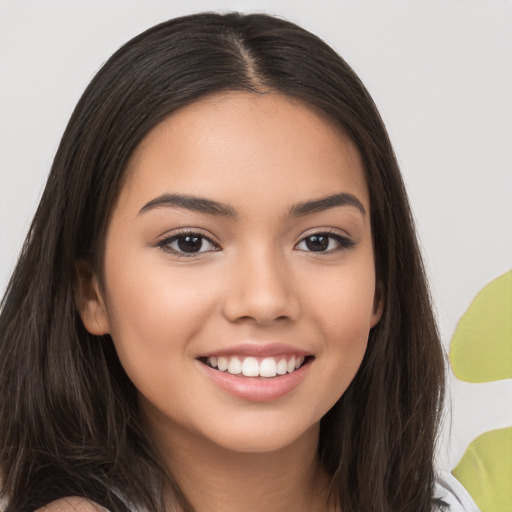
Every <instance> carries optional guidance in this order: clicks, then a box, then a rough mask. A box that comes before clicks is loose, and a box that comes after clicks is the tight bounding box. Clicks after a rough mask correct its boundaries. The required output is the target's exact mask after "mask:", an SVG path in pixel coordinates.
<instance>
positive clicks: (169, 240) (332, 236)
mask: <svg viewBox="0 0 512 512" xmlns="http://www.w3.org/2000/svg"><path fill="white" fill-rule="evenodd" d="M186 237H193V238H197V239H199V240H200V242H201V245H200V249H202V246H203V243H204V241H206V242H208V243H209V244H211V245H212V246H213V247H214V248H213V249H209V250H199V251H195V252H185V251H182V250H179V249H174V248H172V247H171V244H173V243H174V242H179V240H180V239H184V238H186ZM313 237H318V238H321V237H326V238H327V239H328V245H330V244H331V241H332V240H334V241H335V242H336V244H337V247H335V248H331V249H327V250H321V251H314V250H306V249H298V250H300V251H304V252H310V253H312V254H332V253H334V252H339V251H343V250H348V249H351V248H352V247H354V245H355V242H354V241H352V240H351V239H350V238H348V237H346V236H343V235H340V234H339V233H336V232H332V231H317V232H314V233H310V234H308V235H307V236H305V237H303V238H301V240H300V241H299V242H298V243H297V244H295V248H297V247H298V246H299V245H301V244H303V243H305V244H307V240H308V239H311V238H313ZM157 247H159V248H160V249H162V250H163V251H164V252H167V253H172V254H174V255H176V256H179V257H185V258H190V257H194V256H197V255H198V254H203V253H208V252H216V251H218V250H220V247H219V246H218V245H217V244H216V243H215V242H214V241H213V240H212V239H211V238H210V237H208V236H206V235H205V234H203V233H199V232H197V231H192V230H186V231H181V232H179V233H176V234H174V235H172V236H168V237H165V238H163V239H162V240H160V241H158V242H157Z"/></svg>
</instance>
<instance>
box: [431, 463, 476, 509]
mask: <svg viewBox="0 0 512 512" xmlns="http://www.w3.org/2000/svg"><path fill="white" fill-rule="evenodd" d="M435 497H436V498H438V499H440V500H442V501H443V502H444V503H446V505H447V506H446V507H441V508H440V509H439V512H480V509H479V508H478V507H477V506H476V503H475V502H474V501H473V499H472V498H471V496H470V495H469V494H468V492H467V491H466V489H464V487H463V486H462V484H461V483H460V482H459V481H458V480H457V479H456V478H455V477H454V476H453V475H452V474H451V473H446V472H442V473H440V474H439V477H438V479H437V481H436V487H435Z"/></svg>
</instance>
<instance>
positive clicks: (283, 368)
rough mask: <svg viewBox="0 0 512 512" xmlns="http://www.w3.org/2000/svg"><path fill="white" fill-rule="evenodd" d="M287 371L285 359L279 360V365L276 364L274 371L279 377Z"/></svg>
mask: <svg viewBox="0 0 512 512" xmlns="http://www.w3.org/2000/svg"><path fill="white" fill-rule="evenodd" d="M287 369H288V363H287V362H286V359H281V360H280V361H279V363H277V367H276V371H277V373H278V374H279V375H284V374H285V373H286V370H287Z"/></svg>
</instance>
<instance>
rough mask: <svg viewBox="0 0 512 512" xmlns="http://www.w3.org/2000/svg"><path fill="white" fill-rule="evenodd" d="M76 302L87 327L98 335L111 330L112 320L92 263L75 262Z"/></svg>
mask: <svg viewBox="0 0 512 512" xmlns="http://www.w3.org/2000/svg"><path fill="white" fill-rule="evenodd" d="M75 275H76V278H75V302H76V305H77V309H78V312H79V314H80V317H81V318H82V322H83V323H84V326H85V328H86V329H87V330H88V331H89V332H90V333H91V334H95V335H97V336H101V335H103V334H108V333H109V332H110V321H109V316H108V312H107V307H106V305H105V300H104V297H103V292H102V291H101V287H100V283H99V280H98V276H97V274H96V272H95V271H94V269H93V268H92V266H91V264H90V263H88V262H86V261H84V260H79V261H77V263H76V264H75Z"/></svg>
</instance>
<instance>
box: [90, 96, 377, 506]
mask: <svg viewBox="0 0 512 512" xmlns="http://www.w3.org/2000/svg"><path fill="white" fill-rule="evenodd" d="M127 173H128V174H127V180H126V181H125V183H124V185H123V188H122V190H121V192H120V195H119V199H118V202H117V204H116V206H115V208H114V211H113V214H112V218H111V220H110V223H109V227H108V230H107V235H106V244H105V253H104V260H103V280H102V282H101V283H100V280H99V278H98V276H96V275H94V273H92V271H90V269H89V270H87V268H86V265H85V264H83V265H82V282H81V289H82V306H81V309H82V318H83V321H84V324H85V326H86V327H87V329H88V330H89V331H90V332H92V333H94V334H104V333H110V335H111V336H112V339H113V341H114V344H115V347H116V350H117V352H118V355H119V358H120V360H121V363H122V364H123V367H124V368H125V370H126V372H127V374H128V376H129V377H130V379H131V380H132V381H133V383H134V384H135V386H136V387H137V389H138V390H139V394H140V410H141V413H142V415H143V417H144V419H145V421H146V423H147V426H148V429H149V432H150V433H151V435H152V437H153V438H154V439H155V441H156V442H157V445H158V446H159V447H160V448H161V452H162V454H163V456H164V458H165V460H166V461H167V464H168V466H169V468H170V469H171V471H172V470H174V471H175V475H176V479H177V481H178V483H179V484H180V486H181V487H182V489H183V490H184V492H185V494H186V495H187V496H188V497H189V499H190V501H191V503H192V505H194V507H195V508H196V510H197V511H199V512H205V511H216V512H219V511H226V512H227V511H235V510H246V511H255V512H256V511H263V510H265V511H266V512H268V511H273V510H276V511H277V510H283V509H284V508H286V509H291V510H297V511H301V510H304V511H305V510H308V511H312V510H319V509H320V508H319V507H320V505H319V503H321V502H322V499H321V498H322V496H324V495H325V483H326V477H325V475H324V474H323V472H322V470H321V469H320V467H319V464H318V461H317V455H316V448H317V443H318V435H319V422H320V419H321V417H322V416H323V415H324V414H325V413H326V412H327V411H328V410H329V409H330V408H331V407H332V405H333V404H334V403H335V402H336V401H337V400H338V399H339V398H340V396H341V395H342V394H343V393H344V391H345V390H346V388H347V387H348V385H349V384H350V382H351V381H352V379H353V377H354V375H355V373H356V371H357V369H358V368H359V365H360V363H361V360H362V358H363V355H364V353H365V349H366V344H367V339H368V334H369V331H370V329H371V327H373V326H374V325H375V324H376V323H377V322H378V320H379V318H380V314H381V309H382V308H381V304H380V303H378V301H376V299H375V296H376V295H375V289H376V282H375V270H374V255H373V246H372V237H371V226H370V217H369V214H370V204H369V196H368V189H367V185H366V181H365V178H364V172H363V167H362V163H361V159H360V156H359V154H358V152H357V150H356V149H355V147H354V145H353V144H352V143H351V142H350V141H349V140H348V139H347V138H346V137H344V136H343V134H342V133H340V131H339V130H338V129H337V128H336V127H335V126H334V125H333V124H332V123H331V122H330V121H329V120H328V119H326V118H325V117H324V116H323V115H322V114H320V113H318V112H316V111H315V110H313V109H312V108H310V107H308V106H305V105H304V104H302V103H300V102H298V101H295V100H292V99H290V98H287V97H285V96H283V95H279V94H273V93H269V94H251V93H233V92H232V93H224V94H220V95H215V96H212V97H208V98H206V99H202V100H200V101H198V102H196V103H194V104H193V105H191V106H188V107H186V108H183V109H181V110H180V111H178V112H176V113H174V114H172V115H171V116H170V117H169V118H167V119H166V120H165V121H163V122H162V123H161V124H159V125H158V126H156V127H155V128H154V129H153V130H152V131H151V132H150V133H149V134H148V135H147V137H146V138H145V139H144V140H143V142H142V144H141V145H140V146H139V147H138V149H137V151H136V152H135V154H134V155H133V157H132V159H131V161H130V164H129V166H128V169H127ZM337 193H345V194H350V195H351V197H354V198H356V199H357V201H358V202H359V203H360V204H361V206H362V208H363V209H364V212H363V211H361V209H360V208H358V207H356V206H353V205H350V204H349V205H342V206H334V207H330V208H327V209H323V210H321V211H315V212H312V213H309V214H303V215H289V214H290V209H291V208H292V207H293V206H294V205H297V204H300V203H304V202H307V201H313V200H317V199H321V198H325V197H327V196H331V195H332V194H337ZM162 194H187V195H193V196H198V197H201V198H206V199H209V200H214V201H217V202H220V203H222V204H224V205H228V206H229V207H230V208H231V209H232V211H236V212H237V217H236V218H234V217H233V216H232V215H231V216H228V215H212V214H209V213H203V212H198V211H192V210H190V209H187V208H183V207H176V206H172V205H171V206H169V205H159V206H154V207H146V209H144V206H145V205H147V204H148V203H150V202H151V201H153V200H155V198H159V197H161V196H162ZM141 210H142V211H141ZM184 228H188V229H189V230H192V231H194V232H195V233H199V234H200V235H205V236H206V237H208V238H210V239H211V241H212V243H210V242H206V241H204V242H203V245H202V247H201V252H198V253H193V254H192V255H188V256H183V255H180V254H178V253H177V252H176V251H177V249H178V248H179V246H178V242H177V241H176V239H174V240H172V239H171V240H170V241H168V243H167V245H162V243H161V242H162V240H164V239H169V237H172V236H174V235H176V234H177V233H179V232H180V230H183V229H184ZM326 232H327V233H328V235H324V236H329V237H330V238H327V240H328V247H327V250H323V251H312V250H310V246H308V244H307V243H306V239H307V237H309V236H311V235H313V234H315V233H316V234H318V233H324V234H325V233H326ZM336 236H341V237H344V240H345V239H346V240H349V242H350V243H348V244H347V243H346V242H343V243H340V242H339V241H337V239H336V238H335V237H336ZM309 241H311V239H309ZM246 342H250V343H251V344H255V345H265V344H270V343H284V344H286V345H287V346H291V347H293V348H294V349H296V350H301V351H305V352H306V353H307V354H309V355H311V356H312V357H311V358H310V359H311V360H310V362H309V364H308V365H307V368H306V367H305V369H306V371H305V375H304V377H303V378H302V380H301V381H300V383H299V384H298V385H297V386H296V387H295V388H293V389H292V390H291V391H290V392H288V393H286V394H285V395H284V396H282V397H279V398H277V399H272V400H264V401H253V400H245V399H241V398H239V397H236V396H233V395H232V394H230V393H228V392H226V391H225V390H223V389H221V388H220V387H219V386H217V385H216V384H213V383H212V381H211V380H210V379H209V378H208V375H207V372H205V366H204V364H203V363H202V362H200V361H199V360H198V357H200V356H202V355H204V354H206V353H212V351H213V352H215V351H216V350H217V351H220V350H226V349H230V348H231V347H233V346H235V345H237V344H240V343H246ZM198 482H201V485H198Z"/></svg>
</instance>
